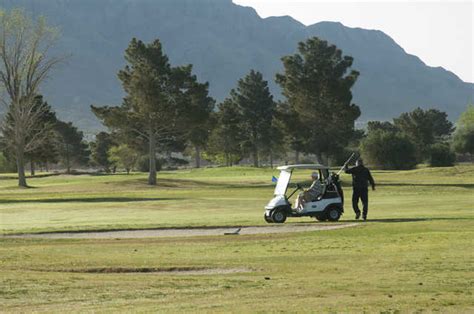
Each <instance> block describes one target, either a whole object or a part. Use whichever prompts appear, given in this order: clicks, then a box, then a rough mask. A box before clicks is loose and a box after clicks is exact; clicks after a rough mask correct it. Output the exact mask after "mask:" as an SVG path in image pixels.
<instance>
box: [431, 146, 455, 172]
mask: <svg viewBox="0 0 474 314" xmlns="http://www.w3.org/2000/svg"><path fill="white" fill-rule="evenodd" d="M455 160H456V156H455V155H454V153H453V152H452V151H451V148H450V147H449V145H448V144H446V143H435V144H433V145H431V146H430V158H429V164H430V167H450V166H452V165H454V161H455Z"/></svg>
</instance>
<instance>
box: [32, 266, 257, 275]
mask: <svg viewBox="0 0 474 314" xmlns="http://www.w3.org/2000/svg"><path fill="white" fill-rule="evenodd" d="M34 271H42V272H60V273H81V274H127V273H134V274H135V273H159V274H173V275H214V274H234V273H248V272H252V271H253V270H252V269H250V268H243V267H242V268H209V267H97V268H75V269H34Z"/></svg>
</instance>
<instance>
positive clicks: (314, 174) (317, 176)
mask: <svg viewBox="0 0 474 314" xmlns="http://www.w3.org/2000/svg"><path fill="white" fill-rule="evenodd" d="M311 179H313V181H315V180H319V173H318V172H316V171H315V172H313V173H312V174H311Z"/></svg>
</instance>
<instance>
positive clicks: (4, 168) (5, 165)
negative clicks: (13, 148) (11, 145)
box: [0, 153, 16, 173]
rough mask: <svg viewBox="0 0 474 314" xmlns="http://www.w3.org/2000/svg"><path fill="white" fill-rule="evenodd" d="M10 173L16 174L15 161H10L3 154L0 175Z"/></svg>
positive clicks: (0, 154)
mask: <svg viewBox="0 0 474 314" xmlns="http://www.w3.org/2000/svg"><path fill="white" fill-rule="evenodd" d="M10 172H16V164H15V161H13V160H9V159H8V158H6V157H5V155H3V153H0V173H10Z"/></svg>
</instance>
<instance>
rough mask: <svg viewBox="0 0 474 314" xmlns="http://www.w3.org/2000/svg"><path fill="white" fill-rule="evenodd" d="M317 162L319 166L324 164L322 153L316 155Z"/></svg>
mask: <svg viewBox="0 0 474 314" xmlns="http://www.w3.org/2000/svg"><path fill="white" fill-rule="evenodd" d="M316 161H317V163H318V164H322V163H323V155H322V154H321V153H317V154H316Z"/></svg>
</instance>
